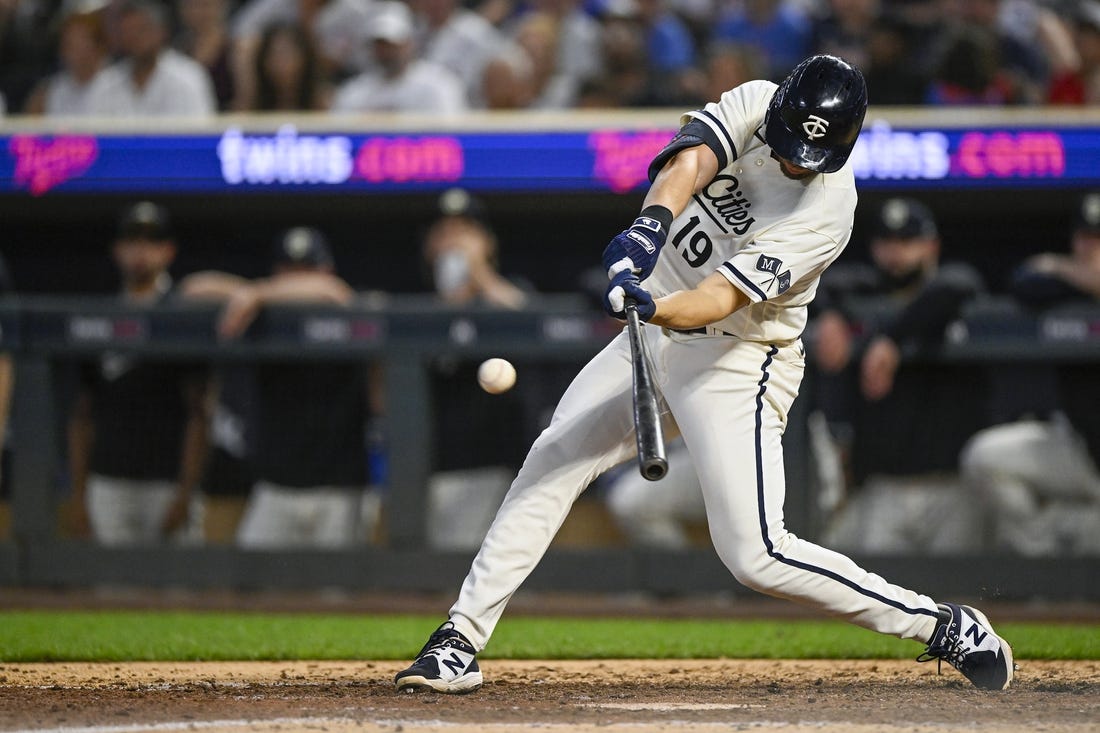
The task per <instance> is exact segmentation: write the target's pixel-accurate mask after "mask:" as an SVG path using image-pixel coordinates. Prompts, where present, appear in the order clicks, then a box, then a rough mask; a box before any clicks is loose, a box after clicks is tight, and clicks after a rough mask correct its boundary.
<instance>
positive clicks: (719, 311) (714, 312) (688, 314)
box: [649, 275, 749, 329]
mask: <svg viewBox="0 0 1100 733" xmlns="http://www.w3.org/2000/svg"><path fill="white" fill-rule="evenodd" d="M748 302H749V299H748V296H746V295H745V294H744V293H742V292H741V291H740V290H738V289H737V288H735V287H734V286H733V285H731V284H730V283H729V281H728V280H726V279H725V278H724V277H722V276H721V275H712V276H710V277H709V278H707V279H706V280H704V281H703V282H702V283H700V285H699V287H697V288H695V289H693V290H678V291H676V292H675V293H670V294H669V295H666V296H664V297H662V298H657V299H656V300H655V301H654V303H655V305H656V306H657V311H656V313H654V314H653V317H652V318H650V319H649V322H650V323H654V324H656V325H658V326H664V327H666V328H675V329H689V328H699V327H700V326H706V325H709V324H711V323H715V322H716V321H720V320H722V319H723V318H725V317H726V316H728V315H730V314H731V313H733V312H734V311H736V310H737V309H739V308H741V307H743V306H745V305H746V304H747V303H748Z"/></svg>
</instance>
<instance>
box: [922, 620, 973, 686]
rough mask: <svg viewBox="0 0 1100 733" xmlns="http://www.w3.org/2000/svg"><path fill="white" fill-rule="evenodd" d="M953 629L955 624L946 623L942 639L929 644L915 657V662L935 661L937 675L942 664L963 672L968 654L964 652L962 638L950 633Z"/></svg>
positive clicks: (964, 646)
mask: <svg viewBox="0 0 1100 733" xmlns="http://www.w3.org/2000/svg"><path fill="white" fill-rule="evenodd" d="M954 628H955V624H954V623H953V622H950V621H948V622H947V623H946V625H945V628H944V630H943V639H941V640H940V641H939V643H937V644H929V645H928V647H927V648H926V649H925V650H924V652H923V653H921V655H920V656H919V657H917V661H918V662H931V661H932V660H933V659H935V660H936V673H937V674H940V673H941V672H942V670H943V663H944V662H947V663H948V664H950V665H951V666H952V667H954V668H955V669H957V670H959V671H960V672H963V671H964V670H963V667H964V665H965V664H966V658H967V656H968V654H969V652H968V651H967V650H966V644H965V643H963V640H962V637H961V636H960V635H959V634H957V633H952V630H953V629H954Z"/></svg>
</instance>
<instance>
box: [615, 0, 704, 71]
mask: <svg viewBox="0 0 1100 733" xmlns="http://www.w3.org/2000/svg"><path fill="white" fill-rule="evenodd" d="M624 3H625V4H629V5H633V6H634V12H633V13H631V14H632V15H636V16H637V17H638V19H639V20H640V21H641V23H642V28H643V29H644V39H645V50H646V58H647V59H649V65H650V67H652V69H653V70H654V71H655V72H657V73H659V74H661V75H665V76H667V77H669V78H671V79H675V78H676V77H677V75H678V74H681V73H684V72H686V71H687V70H689V69H690V68H691V67H692V66H693V65H694V64H695V40H694V39H693V38H692V36H691V32H690V31H689V30H688V27H687V26H686V25H685V24H684V22H683V21H682V20H680V18H679V17H678V16H677V15H676V14H675V13H673V12H671V11H670V10H669V9H668V7H667V5H666V3H665V0H612V2H611V3H609V6H610V7H614V5H615V4H624ZM623 14H624V15H625V14H628V13H623Z"/></svg>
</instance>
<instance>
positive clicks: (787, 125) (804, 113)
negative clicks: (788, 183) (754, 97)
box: [764, 55, 867, 173]
mask: <svg viewBox="0 0 1100 733" xmlns="http://www.w3.org/2000/svg"><path fill="white" fill-rule="evenodd" d="M866 111H867V84H866V82H865V81H864V79H863V74H861V73H860V71H859V69H857V68H856V67H854V66H852V65H851V64H849V63H848V62H847V61H844V60H843V59H840V58H838V57H836V56H828V55H819V56H811V57H810V58H808V59H806V60H805V61H803V62H802V63H800V64H799V65H798V66H796V67H795V68H794V70H793V71H792V72H791V73H790V74H789V75H788V76H787V78H786V79H784V80H783V82H782V83H781V84H780V85H779V87H778V88H777V89H776V90H775V93H774V94H773V95H772V99H771V103H770V104H769V105H768V111H767V113H766V115H765V117H764V139H765V140H766V141H767V143H768V145H770V146H771V148H772V149H773V150H774V151H775V153H776V155H778V156H780V157H781V158H783V159H785V160H787V161H789V162H791V163H793V164H794V165H797V166H799V167H801V168H806V169H808V170H812V171H817V172H819V173H833V172H835V171H837V170H840V168H841V167H843V165H844V163H845V162H847V160H848V156H849V155H850V154H851V152H852V148H853V147H855V143H856V139H857V138H858V137H859V132H860V130H861V129H862V127H863V118H864V115H865V114H866Z"/></svg>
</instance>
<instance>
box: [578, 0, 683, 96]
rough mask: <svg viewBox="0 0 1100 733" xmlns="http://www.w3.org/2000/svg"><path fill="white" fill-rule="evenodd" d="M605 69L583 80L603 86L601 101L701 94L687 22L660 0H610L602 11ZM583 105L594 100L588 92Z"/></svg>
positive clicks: (602, 45)
mask: <svg viewBox="0 0 1100 733" xmlns="http://www.w3.org/2000/svg"><path fill="white" fill-rule="evenodd" d="M601 50H602V55H603V70H604V71H603V75H602V76H601V77H597V78H595V79H588V80H586V82H585V84H584V85H583V87H582V88H584V89H586V90H588V91H589V92H590V91H591V89H592V87H593V85H594V83H595V86H597V88H599V87H602V88H603V94H604V95H605V96H606V99H605V102H604V104H603V106H610V107H646V106H648V107H655V106H670V105H688V104H692V103H694V102H695V100H697V99H699V98H700V96H701V94H702V87H703V76H702V74H701V72H700V71H699V70H698V69H697V68H695V66H694V62H695V46H694V41H693V40H692V37H691V34H690V33H689V32H688V30H687V27H686V26H685V25H684V24H683V23H682V22H681V21H680V20H679V19H678V18H676V16H674V15H672V14H671V13H669V12H668V11H667V10H665V8H664V5H663V2H662V0H612V2H609V3H608V4H607V7H606V10H605V12H604V16H603V30H602V33H601ZM586 106H597V105H595V104H593V103H592V100H591V97H590V98H589V100H588V101H587V103H586Z"/></svg>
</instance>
